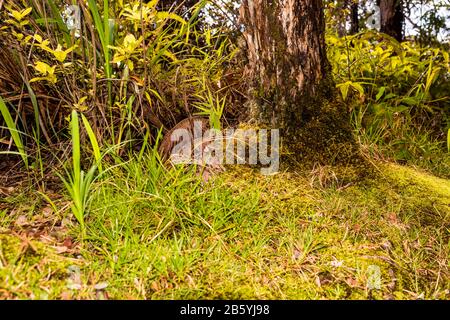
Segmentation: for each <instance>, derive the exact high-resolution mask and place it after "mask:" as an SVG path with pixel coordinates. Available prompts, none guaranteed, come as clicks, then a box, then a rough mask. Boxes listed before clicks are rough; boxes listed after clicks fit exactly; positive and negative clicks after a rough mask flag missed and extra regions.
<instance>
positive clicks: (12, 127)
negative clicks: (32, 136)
mask: <svg viewBox="0 0 450 320" xmlns="http://www.w3.org/2000/svg"><path fill="white" fill-rule="evenodd" d="M0 113H1V115H2V117H3V119H4V120H5V122H6V125H7V127H8V130H9V132H10V134H11V137H12V139H13V141H14V144H15V145H16V147H17V149H18V151H19V152H18V153H19V154H20V156H21V157H22V160H23V163H24V164H25V166H26V167H27V168H28V155H27V153H26V151H25V146H24V144H23V141H22V137H21V132H20V131H19V130H17V126H16V123H15V122H14V120H13V118H12V116H11V113H10V112H9V110H8V107H7V106H6V104H5V102H4V101H3V99H2V97H1V96H0ZM10 153H11V152H10Z"/></svg>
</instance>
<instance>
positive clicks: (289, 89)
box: [240, 0, 332, 133]
mask: <svg viewBox="0 0 450 320" xmlns="http://www.w3.org/2000/svg"><path fill="white" fill-rule="evenodd" d="M323 9H324V6H323V1H322V0H273V1H268V0H243V3H242V6H241V8H240V16H241V20H242V22H243V24H244V26H245V30H244V37H245V39H246V42H247V57H248V64H247V69H246V75H247V76H249V78H250V79H252V80H251V83H250V101H251V102H250V114H251V116H252V118H253V119H255V120H256V121H257V122H258V123H259V124H262V125H269V126H271V127H275V128H280V129H284V130H285V132H287V133H295V131H296V130H297V129H298V128H299V127H300V126H301V125H302V124H303V123H305V122H307V121H308V120H309V119H310V118H311V114H312V112H311V110H312V109H313V108H315V107H316V106H317V104H321V103H322V100H324V99H328V98H330V97H331V96H332V90H331V88H332V82H331V81H330V79H331V77H330V73H331V72H330V65H329V62H328V60H327V56H326V49H325V17H324V12H323Z"/></svg>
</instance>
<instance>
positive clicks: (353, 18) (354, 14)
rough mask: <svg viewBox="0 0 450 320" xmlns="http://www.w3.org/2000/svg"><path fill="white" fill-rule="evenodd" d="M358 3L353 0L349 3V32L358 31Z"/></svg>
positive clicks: (354, 32)
mask: <svg viewBox="0 0 450 320" xmlns="http://www.w3.org/2000/svg"><path fill="white" fill-rule="evenodd" d="M358 10H359V3H358V1H356V2H355V1H353V3H352V4H351V5H350V22H351V25H350V34H356V33H358V32H359V12H358Z"/></svg>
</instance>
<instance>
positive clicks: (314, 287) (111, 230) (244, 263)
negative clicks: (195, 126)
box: [0, 161, 450, 299]
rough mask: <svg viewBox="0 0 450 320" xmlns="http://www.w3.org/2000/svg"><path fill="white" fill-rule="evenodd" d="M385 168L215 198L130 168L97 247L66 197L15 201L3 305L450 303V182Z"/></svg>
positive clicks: (275, 180)
mask: <svg viewBox="0 0 450 320" xmlns="http://www.w3.org/2000/svg"><path fill="white" fill-rule="evenodd" d="M149 163H151V161H149ZM376 167H377V169H378V177H377V178H376V179H374V178H367V179H363V180H359V181H354V182H352V181H341V180H340V178H339V176H336V175H334V171H333V168H331V167H321V168H316V170H314V171H313V172H309V173H307V174H305V173H301V172H295V170H291V171H290V172H283V173H280V174H277V175H274V176H263V175H261V174H260V173H259V170H256V169H252V168H246V167H237V168H232V169H231V170H228V171H227V172H225V173H222V174H220V175H219V176H218V177H216V178H215V179H214V180H213V181H212V182H210V183H209V184H207V185H203V184H202V183H201V182H200V181H198V179H196V178H195V177H194V176H192V175H189V174H184V173H182V172H181V171H176V170H175V171H171V172H164V170H162V169H158V168H156V167H154V166H153V165H151V164H149V165H148V166H145V165H142V162H133V161H131V162H128V163H126V164H124V165H123V166H120V167H117V168H116V169H115V170H114V171H113V172H111V174H110V176H108V177H105V178H104V179H102V180H100V181H97V182H96V184H95V185H94V187H93V189H92V197H91V202H90V211H89V215H88V216H87V218H86V226H87V229H86V235H85V237H84V238H82V237H81V236H80V234H81V232H80V227H79V225H78V224H77V223H76V221H75V220H74V219H73V218H72V217H71V215H70V214H69V213H70V209H69V206H70V202H69V201H68V199H67V198H66V197H65V196H62V195H60V194H58V192H51V191H49V190H45V192H41V191H39V188H38V187H33V186H21V187H19V186H18V187H8V188H6V187H3V188H1V189H0V194H1V197H0V298H2V299H5V298H8V299H14V298H19V299H28V298H32V299H61V298H62V299H105V298H106V299H107V298H110V299H198V298H204V299H213V298H223V299H423V298H424V299H448V298H450V282H449V275H450V272H449V251H450V246H449V227H450V180H447V179H442V178H438V177H435V176H432V175H430V174H428V173H426V172H424V171H422V170H420V169H416V168H412V167H406V166H400V165H397V164H392V163H381V162H379V163H376Z"/></svg>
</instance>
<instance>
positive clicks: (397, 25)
mask: <svg viewBox="0 0 450 320" xmlns="http://www.w3.org/2000/svg"><path fill="white" fill-rule="evenodd" d="M379 6H380V15H381V30H380V31H381V32H383V33H386V34H388V35H390V36H391V37H393V38H395V39H396V40H397V41H403V22H404V20H405V16H404V13H403V4H402V0H379Z"/></svg>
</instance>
